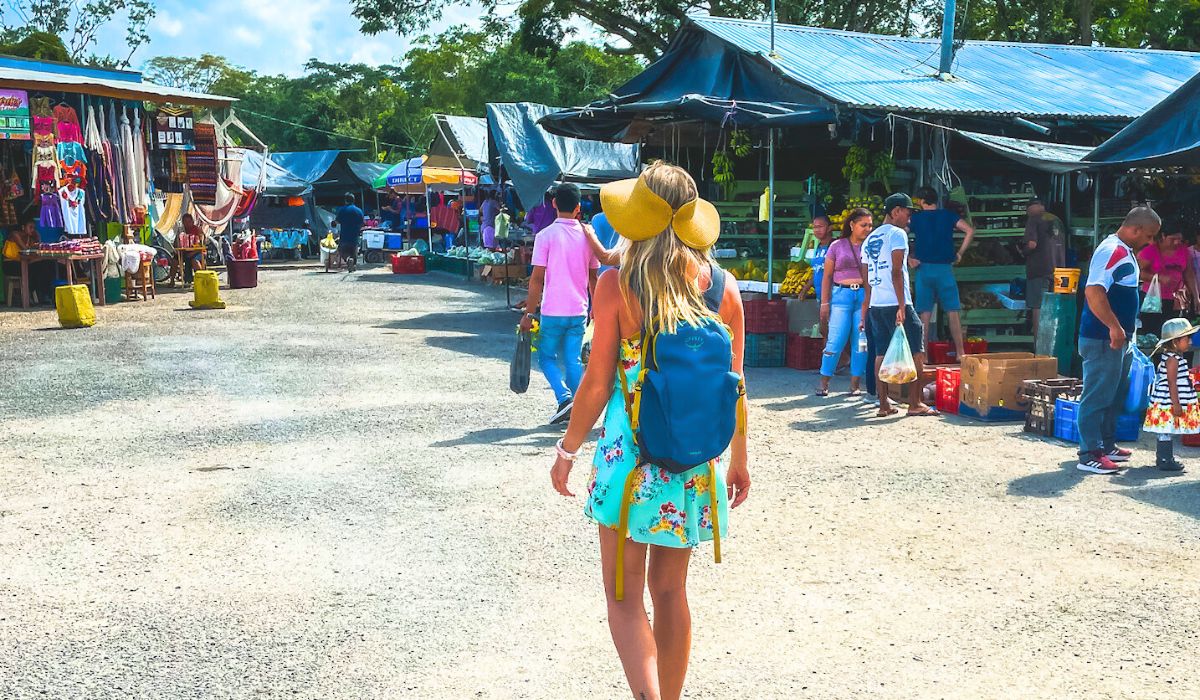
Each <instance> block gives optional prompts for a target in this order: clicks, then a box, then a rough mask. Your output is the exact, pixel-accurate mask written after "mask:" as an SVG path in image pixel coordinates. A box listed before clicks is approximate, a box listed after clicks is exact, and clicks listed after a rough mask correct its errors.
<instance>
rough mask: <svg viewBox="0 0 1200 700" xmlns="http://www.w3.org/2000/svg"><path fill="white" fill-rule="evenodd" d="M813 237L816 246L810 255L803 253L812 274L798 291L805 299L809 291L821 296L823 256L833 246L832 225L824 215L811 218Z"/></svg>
mask: <svg viewBox="0 0 1200 700" xmlns="http://www.w3.org/2000/svg"><path fill="white" fill-rule="evenodd" d="M812 231H813V237H814V238H815V239H816V240H817V244H816V245H815V246H813V249H812V253H811V254H809V253H805V255H806V256H807V259H808V262H809V264H811V265H812V269H813V274H812V277H811V278H810V279H809V281H808V282H807V283H805V285H804V288H803V289H801V290H800V298H801V299H807V298H808V293H809V291H810V290H812V291H814V292H816V293H817V296H818V297H820V296H821V282H822V280H824V278H825V256H826V255H827V254H828V253H829V246H831V245H833V234H834V230H833V224H832V223H831V222H830V221H829V217H828V216H826V215H824V214H818V215H816V216H814V217H813V221H812Z"/></svg>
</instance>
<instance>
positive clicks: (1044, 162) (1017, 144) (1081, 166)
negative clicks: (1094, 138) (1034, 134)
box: [956, 130, 1092, 173]
mask: <svg viewBox="0 0 1200 700" xmlns="http://www.w3.org/2000/svg"><path fill="white" fill-rule="evenodd" d="M956 133H957V134H958V135H959V136H962V137H963V138H966V139H968V140H970V141H973V142H975V143H977V144H979V145H981V146H983V147H985V148H988V149H990V150H992V151H994V152H996V153H999V154H1000V155H1002V156H1005V157H1007V158H1010V159H1012V160H1015V161H1017V162H1019V163H1022V164H1024V165H1027V166H1029V167H1031V168H1036V169H1038V170H1044V171H1046V172H1051V173H1069V172H1071V171H1073V170H1085V169H1087V168H1089V167H1091V164H1090V163H1088V162H1086V161H1085V160H1084V159H1085V157H1086V156H1087V154H1088V152H1090V151H1091V150H1092V149H1091V147H1089V146H1070V145H1066V144H1061V143H1049V142H1046V141H1031V140H1029V139H1017V138H1012V137H1010V136H994V135H992V134H981V133H979V132H976V131H962V130H958V131H956Z"/></svg>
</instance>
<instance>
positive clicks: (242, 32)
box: [233, 25, 262, 46]
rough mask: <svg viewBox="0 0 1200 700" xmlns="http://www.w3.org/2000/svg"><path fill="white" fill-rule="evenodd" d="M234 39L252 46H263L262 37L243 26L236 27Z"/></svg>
mask: <svg viewBox="0 0 1200 700" xmlns="http://www.w3.org/2000/svg"><path fill="white" fill-rule="evenodd" d="M233 38H235V39H237V40H238V41H241V42H243V43H246V44H249V45H251V46H262V35H261V34H259V33H258V32H255V31H252V30H251V29H250V28H249V27H246V26H243V25H238V26H237V27H234V29H233Z"/></svg>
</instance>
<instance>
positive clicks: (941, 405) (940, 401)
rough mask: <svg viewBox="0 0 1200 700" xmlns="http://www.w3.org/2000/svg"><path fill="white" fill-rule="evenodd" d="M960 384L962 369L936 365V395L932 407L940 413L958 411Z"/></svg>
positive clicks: (955, 412)
mask: <svg viewBox="0 0 1200 700" xmlns="http://www.w3.org/2000/svg"><path fill="white" fill-rule="evenodd" d="M961 384H962V370H961V369H959V368H957V367H938V371H937V396H936V398H935V400H934V407H935V408H937V410H939V411H941V412H942V413H954V414H957V413H958V389H959V387H960V386H961Z"/></svg>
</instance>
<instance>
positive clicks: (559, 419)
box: [550, 399, 575, 425]
mask: <svg viewBox="0 0 1200 700" xmlns="http://www.w3.org/2000/svg"><path fill="white" fill-rule="evenodd" d="M574 406H575V401H574V399H567V400H566V401H563V402H562V403H560V404H559V405H558V410H557V411H555V412H554V415H553V416H551V417H550V425H558V424H559V423H565V422H566V421H569V420H571V408H572V407H574Z"/></svg>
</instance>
